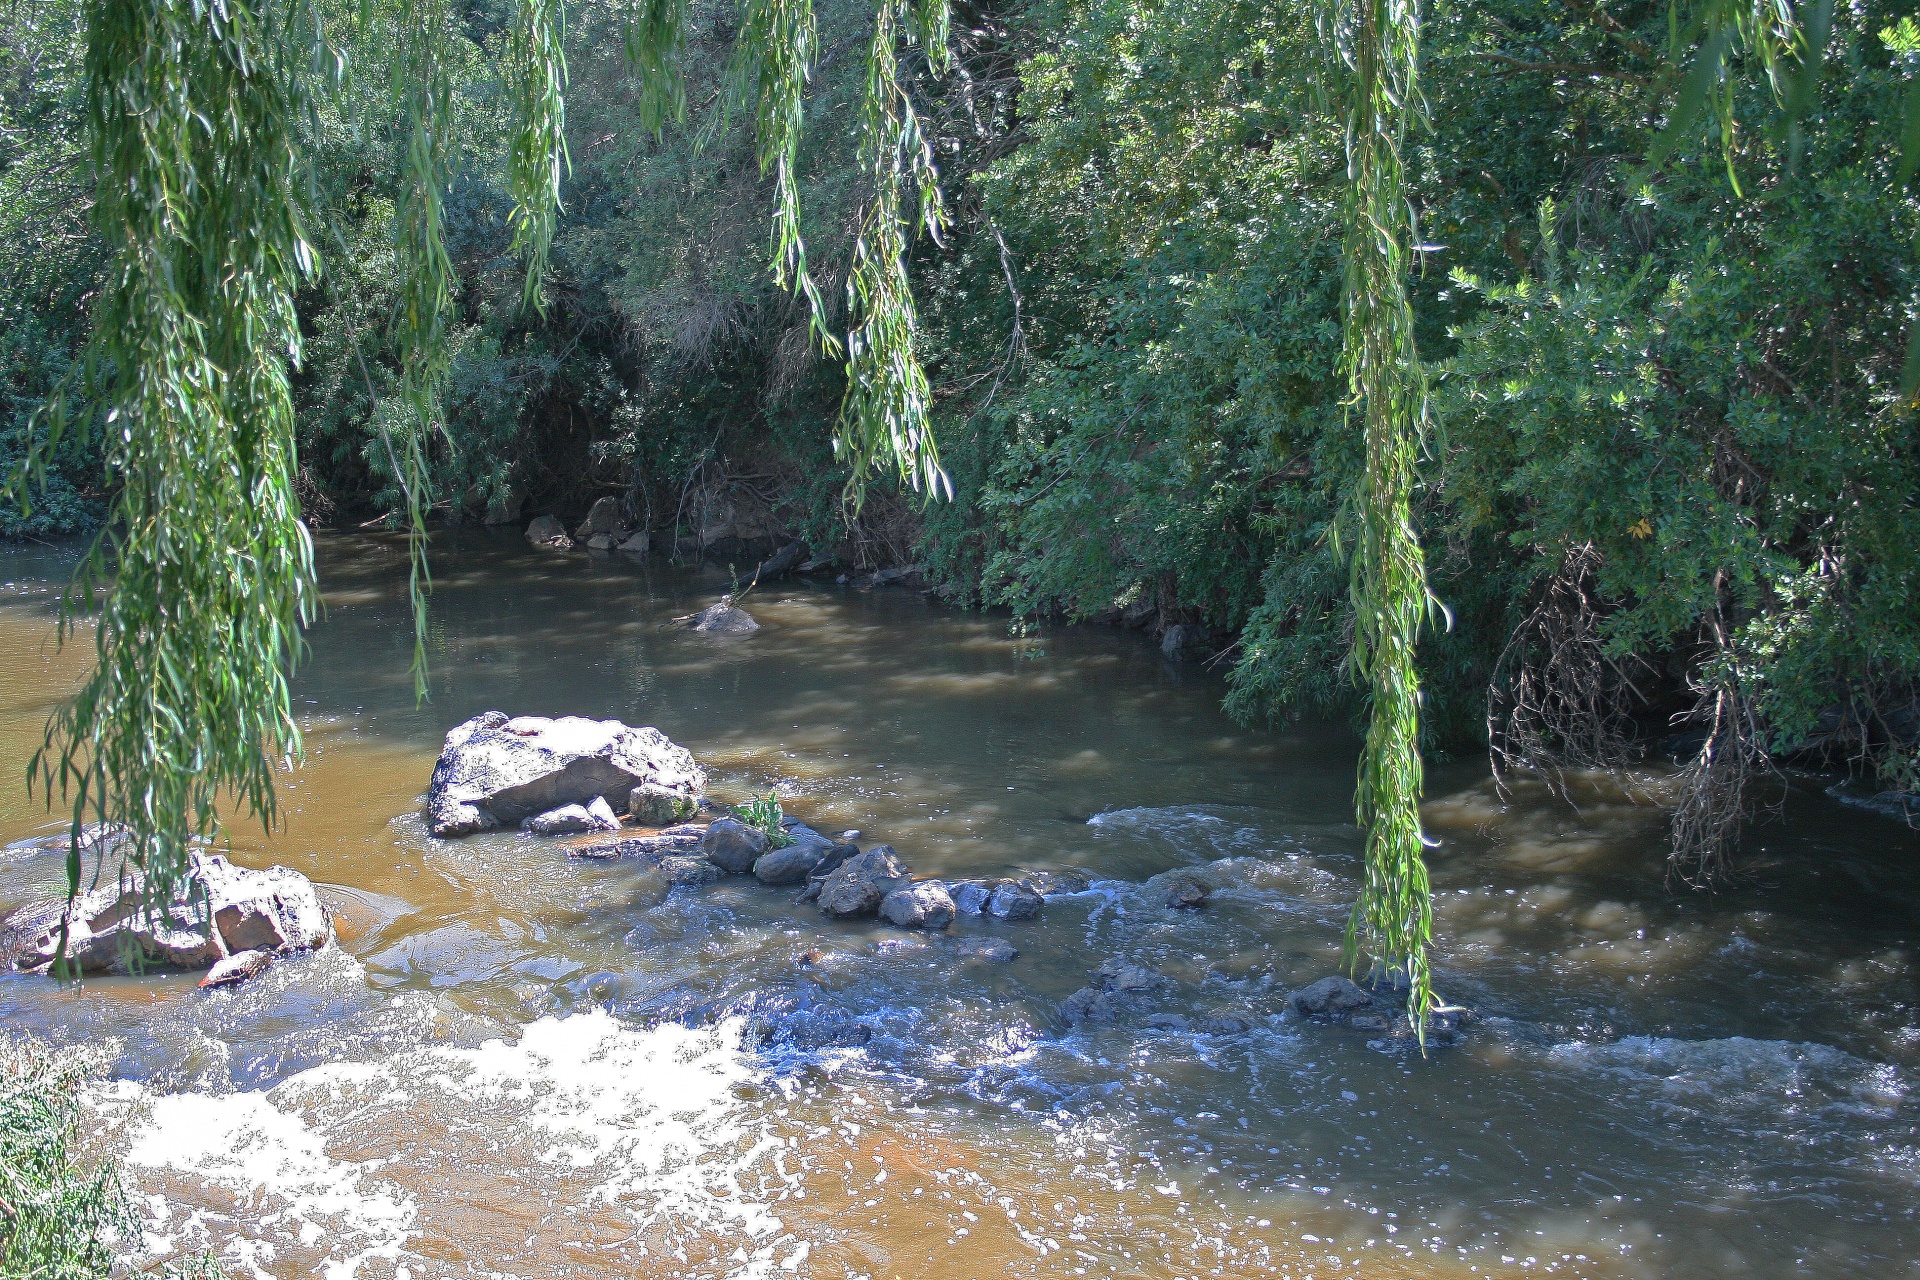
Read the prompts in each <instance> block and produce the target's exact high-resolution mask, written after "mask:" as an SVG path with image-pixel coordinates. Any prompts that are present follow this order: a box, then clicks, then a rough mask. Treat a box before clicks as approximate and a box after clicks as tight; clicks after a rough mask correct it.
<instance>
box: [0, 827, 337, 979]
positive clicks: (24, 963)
mask: <svg viewBox="0 0 1920 1280" xmlns="http://www.w3.org/2000/svg"><path fill="white" fill-rule="evenodd" d="M146 899H147V893H146V884H145V880H144V879H143V877H142V876H141V874H140V872H139V870H138V869H137V868H135V867H132V866H128V867H126V868H124V869H123V870H122V872H121V874H120V876H119V877H118V878H117V879H115V880H114V881H113V882H111V883H107V884H102V885H100V886H98V887H97V888H94V889H90V890H87V891H85V892H83V893H80V894H78V895H76V896H75V897H74V898H73V900H72V901H71V902H69V901H68V900H67V899H66V898H64V897H63V898H59V899H53V900H49V901H45V902H39V903H34V904H31V905H29V906H26V907H22V908H21V909H20V910H18V911H16V912H14V913H13V914H12V915H10V916H8V917H7V919H6V921H5V923H4V924H0V964H4V965H6V966H7V967H10V968H13V969H19V970H25V971H28V972H35V973H44V972H46V971H47V970H48V969H50V968H51V967H52V966H53V965H54V963H55V962H56V960H58V958H59V956H60V949H61V935H62V933H63V932H64V934H65V938H66V959H67V963H68V964H70V965H72V966H74V967H75V968H76V969H78V970H79V971H80V972H81V973H125V972H128V971H129V970H131V969H133V968H136V967H139V966H143V965H168V966H173V967H176V968H182V969H207V970H208V973H207V976H206V977H205V978H204V979H203V980H202V981H201V983H200V985H201V986H203V987H205V986H222V985H226V984H227V983H231V982H238V981H240V980H242V979H244V978H248V977H251V976H253V975H254V974H256V973H259V972H260V971H261V970H262V969H265V968H266V967H267V965H268V964H270V963H272V961H273V960H274V959H275V958H277V957H279V956H285V955H291V954H294V953H296V952H302V951H312V950H315V949H316V948H319V947H324V946H326V945H327V944H328V943H330V942H332V941H333V920H332V918H331V916H329V915H328V913H327V909H326V907H325V906H324V905H322V904H321V902H320V898H319V895H318V894H317V893H315V892H314V888H313V883H312V881H310V880H308V879H307V878H306V877H305V876H303V875H301V874H300V873H299V872H297V871H291V870H288V869H287V868H286V867H270V868H268V869H267V870H265V871H252V870H249V869H247V868H245V867H237V866H235V865H233V864H232V863H231V862H229V861H227V859H225V858H224V857H221V856H220V855H218V854H209V853H196V854H193V855H191V857H190V859H189V863H188V871H187V874H186V876H185V877H183V878H182V879H181V881H180V883H179V884H177V885H176V886H175V887H174V891H173V893H172V894H171V895H170V896H169V897H168V898H166V899H165V900H162V901H159V902H148V901H147V900H146Z"/></svg>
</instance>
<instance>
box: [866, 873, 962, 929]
mask: <svg viewBox="0 0 1920 1280" xmlns="http://www.w3.org/2000/svg"><path fill="white" fill-rule="evenodd" d="M880 918H881V919H883V920H885V921H887V922H888V923H889V924H896V925H899V926H900V927H901V928H902V929H944V928H946V927H947V926H948V925H950V924H952V923H953V899H952V898H950V897H948V896H947V889H946V886H945V885H943V884H941V883H940V882H939V881H938V880H922V881H920V882H919V883H917V884H903V885H901V886H900V887H899V888H898V889H894V890H892V891H891V892H889V893H888V894H887V896H886V897H884V898H882V899H880Z"/></svg>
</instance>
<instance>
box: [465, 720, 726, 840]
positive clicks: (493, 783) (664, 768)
mask: <svg viewBox="0 0 1920 1280" xmlns="http://www.w3.org/2000/svg"><path fill="white" fill-rule="evenodd" d="M642 783H653V784H655V785H656V786H658V787H660V788H662V789H663V790H665V791H669V792H671V793H673V794H674V795H676V796H680V797H684V798H686V799H688V800H692V799H694V798H695V797H697V796H698V795H699V794H700V791H701V789H702V788H704V787H705V786H706V784H707V773H706V770H705V769H702V768H701V767H700V766H699V765H698V764H696V763H695V762H694V759H693V755H692V753H690V752H689V751H688V750H687V749H686V748H685V747H681V746H677V745H675V744H674V743H673V742H672V741H671V740H669V739H668V737H667V735H666V734H664V733H661V732H660V731H659V730H658V729H654V728H638V729H636V728H633V727H631V726H629V725H624V724H621V723H620V722H619V721H618V720H588V719H585V718H583V717H580V716H562V717H560V718H558V719H551V720H550V719H548V718H546V717H545V716H519V717H517V718H509V717H508V716H506V715H505V714H504V713H502V712H499V711H486V712H482V713H481V714H480V715H477V716H475V717H474V718H473V719H471V720H468V721H466V722H465V723H464V724H459V725H455V726H454V727H453V729H451V730H450V731H449V732H448V733H447V741H446V745H445V746H444V747H443V748H441V751H440V759H439V762H438V763H437V764H435V765H434V768H433V782H432V784H431V786H430V787H429V789H428V792H427V827H428V830H430V831H431V832H432V833H433V834H434V835H436V836H441V837H447V836H464V835H472V834H473V833H475V832H478V831H492V830H494V829H496V828H498V827H503V826H516V825H518V824H519V823H520V822H521V821H522V820H524V819H526V818H530V817H532V816H533V815H534V814H537V813H545V812H547V811H548V810H550V809H557V808H560V807H561V806H563V805H569V804H586V803H587V802H588V801H590V800H592V799H594V798H595V797H596V796H607V795H627V794H629V793H630V792H631V791H632V789H633V788H635V787H637V786H640V785H641V784H642Z"/></svg>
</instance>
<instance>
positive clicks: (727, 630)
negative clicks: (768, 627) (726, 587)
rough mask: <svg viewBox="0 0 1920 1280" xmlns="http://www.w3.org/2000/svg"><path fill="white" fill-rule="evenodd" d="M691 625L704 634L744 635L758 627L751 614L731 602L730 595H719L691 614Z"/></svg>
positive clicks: (756, 629)
mask: <svg viewBox="0 0 1920 1280" xmlns="http://www.w3.org/2000/svg"><path fill="white" fill-rule="evenodd" d="M691 625H692V627H693V629H694V630H695V631H698V632H701V633H702V634H704V635H715V636H744V635H751V634H753V633H754V632H755V631H758V630H759V629H760V624H759V623H757V622H755V621H754V620H753V615H752V614H750V613H748V612H747V611H746V610H745V609H742V608H741V607H740V606H739V605H737V604H735V603H734V602H733V597H732V596H721V597H720V600H719V602H718V603H716V604H710V605H708V606H707V607H706V608H704V609H702V610H701V611H700V612H699V613H696V614H694V615H693V622H692V624H691Z"/></svg>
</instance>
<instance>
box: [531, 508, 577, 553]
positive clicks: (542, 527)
mask: <svg viewBox="0 0 1920 1280" xmlns="http://www.w3.org/2000/svg"><path fill="white" fill-rule="evenodd" d="M527 541H528V542H531V543H532V544H533V545H534V546H536V547H547V548H549V549H551V550H554V551H565V550H567V549H568V548H569V547H571V546H573V539H572V538H569V537H568V536H567V526H565V525H563V524H561V523H560V521H559V520H557V519H555V518H554V517H552V516H535V517H534V519H533V523H532V524H529V525H528V526H527Z"/></svg>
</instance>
